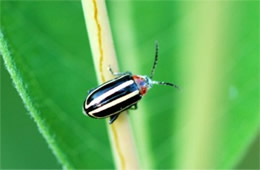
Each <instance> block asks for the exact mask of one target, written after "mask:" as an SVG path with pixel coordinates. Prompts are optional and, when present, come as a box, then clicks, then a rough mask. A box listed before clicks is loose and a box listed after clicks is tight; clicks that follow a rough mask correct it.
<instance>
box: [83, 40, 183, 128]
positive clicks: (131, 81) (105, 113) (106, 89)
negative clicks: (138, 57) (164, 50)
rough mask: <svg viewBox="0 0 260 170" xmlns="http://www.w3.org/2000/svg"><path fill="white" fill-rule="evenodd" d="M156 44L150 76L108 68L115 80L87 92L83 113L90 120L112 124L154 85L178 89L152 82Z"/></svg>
mask: <svg viewBox="0 0 260 170" xmlns="http://www.w3.org/2000/svg"><path fill="white" fill-rule="evenodd" d="M158 50H159V45H158V42H157V41H156V42H155V59H154V63H153V67H152V71H151V74H150V76H149V77H148V76H143V75H133V74H132V73H131V72H124V73H115V72H113V70H112V68H111V67H110V66H109V71H110V72H111V74H113V75H114V76H116V78H115V79H112V80H110V81H107V82H105V83H104V84H101V85H100V86H98V87H97V88H94V89H92V90H90V91H89V92H88V95H87V97H86V100H85V101H84V103H83V113H84V114H85V115H87V116H90V117H92V118H97V119H100V118H107V117H110V121H109V123H110V124H112V123H113V122H114V121H115V120H116V119H117V118H118V116H119V115H120V113H121V112H123V111H124V110H127V109H130V108H133V109H136V108H137V102H138V101H139V100H141V99H142V97H143V96H144V95H145V94H146V93H147V91H148V90H149V89H150V88H151V87H152V86H153V85H154V84H157V85H167V86H171V87H175V88H178V86H177V85H175V84H173V83H168V82H163V81H162V82H161V81H154V80H152V79H153V75H154V70H155V68H156V66H157V62H158Z"/></svg>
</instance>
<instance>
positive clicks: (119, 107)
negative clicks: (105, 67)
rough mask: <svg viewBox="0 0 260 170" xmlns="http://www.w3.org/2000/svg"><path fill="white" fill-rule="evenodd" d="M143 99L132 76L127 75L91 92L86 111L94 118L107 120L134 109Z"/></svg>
mask: <svg viewBox="0 0 260 170" xmlns="http://www.w3.org/2000/svg"><path fill="white" fill-rule="evenodd" d="M141 98H142V95H141V94H140V92H139V88H138V86H137V84H136V83H135V81H134V79H133V78H132V75H131V74H126V75H123V76H120V77H118V78H116V79H114V80H110V81H108V82H106V83H104V84H102V85H100V86H99V87H97V88H96V89H93V90H91V91H90V92H89V94H88V96H87V98H86V100H85V102H84V111H85V113H86V114H87V115H89V116H91V117H93V118H106V117H110V116H112V115H115V114H117V113H120V112H122V111H124V110H126V109H128V108H130V107H132V106H133V105H134V104H136V103H137V102H138V101H139V100H140V99H141Z"/></svg>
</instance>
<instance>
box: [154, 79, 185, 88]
mask: <svg viewBox="0 0 260 170" xmlns="http://www.w3.org/2000/svg"><path fill="white" fill-rule="evenodd" d="M152 84H159V85H165V86H171V87H174V88H176V89H178V90H181V89H180V88H179V86H177V85H176V84H173V83H168V82H164V81H152Z"/></svg>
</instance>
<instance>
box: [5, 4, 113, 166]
mask: <svg viewBox="0 0 260 170" xmlns="http://www.w3.org/2000/svg"><path fill="white" fill-rule="evenodd" d="M13 9H15V10H13ZM57 9H60V10H59V11H57ZM9 11H12V12H9ZM1 13H2V14H7V15H1V16H2V18H1V23H2V26H1V29H2V31H3V34H4V37H3V36H2V35H1V52H2V54H3V58H4V61H5V64H6V67H7V69H8V71H9V73H10V75H11V77H12V79H13V81H14V84H15V86H16V88H17V90H18V92H19V94H20V95H21V97H22V99H23V101H24V103H25V105H26V106H27V108H28V110H29V111H30V113H31V115H32V117H33V118H34V120H35V122H36V123H37V125H38V126H39V130H40V131H41V133H42V134H43V136H44V137H45V138H46V140H47V142H48V143H49V145H50V147H51V148H52V150H53V152H54V154H55V155H56V156H57V157H58V158H59V160H60V162H61V164H62V165H63V166H64V167H67V168H77V169H79V168H113V166H114V165H113V159H112V153H111V149H110V144H109V141H108V135H107V132H106V126H105V121H103V120H93V119H89V118H87V117H85V116H84V115H83V114H82V104H83V101H84V99H85V97H86V94H87V90H89V89H91V88H93V87H95V86H96V85H97V84H96V79H95V76H94V75H95V73H94V68H93V63H92V60H91V57H90V56H91V53H90V49H89V44H88V38H87V34H86V29H85V24H84V18H83V14H82V7H81V4H80V3H79V2H68V1H63V2H59V1H56V2H51V1H49V2H46V1H37V2H30V1H22V2H19V1H5V2H1ZM3 38H5V40H4V39H3ZM6 42H7V43H8V47H7V45H6ZM8 49H9V51H8ZM97 160H102V163H98V162H97Z"/></svg>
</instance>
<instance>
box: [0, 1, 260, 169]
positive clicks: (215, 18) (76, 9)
mask: <svg viewBox="0 0 260 170" xmlns="http://www.w3.org/2000/svg"><path fill="white" fill-rule="evenodd" d="M107 5H108V12H109V17H110V20H111V27H112V31H113V35H114V39H115V47H116V50H117V52H118V59H119V61H120V66H121V71H127V70H129V71H132V72H133V73H134V74H142V75H146V74H148V75H149V73H150V69H151V67H152V62H153V59H154V42H155V40H159V45H160V50H159V63H158V67H157V69H156V71H155V77H154V78H155V79H156V80H161V81H164V80H165V81H169V82H174V83H176V84H178V85H179V86H180V87H181V88H182V90H181V91H178V90H176V89H172V88H170V87H165V86H156V87H155V86H154V87H153V89H151V90H150V91H149V93H148V94H147V95H146V96H145V97H144V98H143V100H142V101H141V102H140V104H139V106H138V110H137V111H130V115H131V118H132V124H133V127H134V133H135V136H136V141H137V148H138V151H139V155H140V163H141V166H142V167H143V168H155V169H158V168H181V167H182V168H209V167H210V168H233V167H234V166H235V165H236V164H237V163H238V162H239V160H240V159H241V157H242V156H243V154H244V153H245V151H246V149H247V148H248V146H249V144H250V142H251V141H252V139H253V138H254V137H255V136H256V134H257V131H258V129H259V120H258V117H259V107H258V105H259V75H258V74H259V73H258V72H259V63H258V60H259V59H258V56H259V41H258V37H257V35H258V34H259V24H258V25H257V23H258V22H257V21H258V20H259V15H258V11H259V2H257V1H239V2H236V1H232V2H206V1H201V2H197V1H196V2H191V1H187V2H185V1H108V3H107ZM1 31H2V33H3V34H1V36H0V51H1V53H2V56H3V59H4V62H5V65H6V67H7V69H8V71H9V73H10V75H11V78H12V79H13V82H14V84H15V86H16V88H17V91H18V92H19V94H20V96H21V97H22V99H23V101H24V103H25V105H26V107H27V108H28V110H29V111H30V113H31V115H32V117H33V119H34V120H35V122H36V123H37V125H38V127H39V130H40V132H41V133H42V134H43V136H44V137H45V139H46V140H47V142H48V144H49V146H50V148H51V149H52V151H53V152H54V154H55V155H56V156H57V158H58V160H59V161H60V162H61V164H62V165H63V166H64V167H67V168H77V169H79V168H89V169H91V168H114V164H113V157H112V153H111V149H110V144H109V141H108V135H107V130H106V125H105V121H104V120H95V119H90V118H87V117H85V116H84V115H83V114H82V111H81V107H82V103H83V101H84V98H85V97H86V93H87V90H89V89H91V88H93V87H95V86H96V85H97V83H96V78H95V72H94V68H93V63H92V58H91V52H90V49H89V42H88V37H87V33H86V28H85V23H84V18H83V14H82V7H81V4H80V2H79V1H36V2H35V1H34V2H30V1H22V2H19V1H3V2H1ZM43 161H44V160H43Z"/></svg>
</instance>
